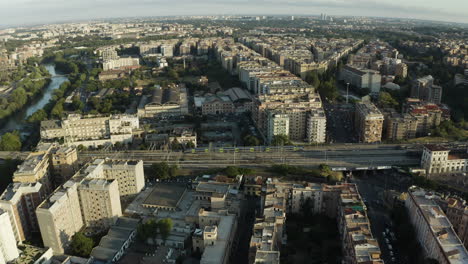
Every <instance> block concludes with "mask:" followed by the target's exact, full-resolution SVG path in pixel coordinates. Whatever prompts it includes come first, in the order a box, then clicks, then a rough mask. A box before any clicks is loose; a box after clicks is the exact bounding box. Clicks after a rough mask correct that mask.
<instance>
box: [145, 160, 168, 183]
mask: <svg viewBox="0 0 468 264" xmlns="http://www.w3.org/2000/svg"><path fill="white" fill-rule="evenodd" d="M170 176H171V175H170V167H169V165H168V164H167V163H166V162H161V163H155V164H152V165H151V167H150V175H149V178H150V179H153V180H154V179H167V178H169V177H170Z"/></svg>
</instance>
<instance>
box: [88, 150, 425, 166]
mask: <svg viewBox="0 0 468 264" xmlns="http://www.w3.org/2000/svg"><path fill="white" fill-rule="evenodd" d="M79 158H80V160H81V161H82V162H86V161H91V160H93V159H96V158H111V159H138V160H140V159H141V160H143V161H144V162H145V164H153V163H158V162H163V161H164V162H167V163H168V164H175V165H178V166H179V167H182V168H218V167H226V166H245V167H265V166H271V165H273V164H288V165H294V166H305V167H315V166H318V165H320V164H328V165H329V166H331V167H332V168H334V169H335V170H366V169H388V168H391V166H418V165H419V163H420V151H419V150H418V149H404V148H403V149H395V147H394V146H385V147H382V146H380V145H371V146H369V145H367V146H366V147H365V148H348V147H347V146H333V147H330V146H328V147H326V146H320V147H317V148H312V149H308V148H300V147H288V148H269V147H264V148H263V147H253V148H250V147H249V148H243V149H238V150H236V148H216V149H208V150H207V149H195V150H189V151H186V152H170V151H169V152H168V151H140V150H130V151H85V152H81V153H79Z"/></svg>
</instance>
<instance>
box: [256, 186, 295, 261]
mask: <svg viewBox="0 0 468 264" xmlns="http://www.w3.org/2000/svg"><path fill="white" fill-rule="evenodd" d="M290 187H291V186H290V185H282V184H279V183H278V184H277V183H273V182H272V181H267V184H266V186H265V194H264V197H262V198H263V199H262V200H263V201H264V202H263V206H262V208H263V209H262V217H261V218H258V219H256V221H255V223H254V228H253V232H252V237H251V239H250V249H249V263H268V264H279V263H280V262H279V258H280V250H281V245H282V244H283V241H284V238H285V223H286V212H287V210H288V209H287V207H288V204H287V199H288V197H289V192H290Z"/></svg>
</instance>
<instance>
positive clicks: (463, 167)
mask: <svg viewBox="0 0 468 264" xmlns="http://www.w3.org/2000/svg"><path fill="white" fill-rule="evenodd" d="M421 167H422V168H423V169H424V170H426V175H435V174H450V173H452V174H457V173H466V172H468V153H467V151H466V150H462V151H458V152H457V151H450V149H448V148H445V147H443V146H438V145H425V146H424V149H423V154H422V157H421Z"/></svg>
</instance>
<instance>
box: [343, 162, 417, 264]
mask: <svg viewBox="0 0 468 264" xmlns="http://www.w3.org/2000/svg"><path fill="white" fill-rule="evenodd" d="M402 177H403V178H402ZM406 179H407V178H406V177H405V176H403V175H401V174H399V173H397V172H395V171H385V172H371V171H367V172H365V173H362V175H361V176H359V177H353V178H352V182H353V183H356V184H357V186H358V189H359V192H360V194H361V197H362V198H363V200H364V201H365V203H366V206H367V215H368V217H369V221H370V223H371V230H372V234H373V236H374V238H376V239H377V241H378V242H379V246H380V250H381V251H382V259H383V260H384V262H385V263H399V264H400V263H401V264H405V263H408V261H407V258H406V257H405V256H402V255H401V254H400V252H398V246H397V243H398V241H397V240H396V239H395V235H394V231H393V229H392V226H393V223H392V220H391V218H390V213H389V211H388V210H387V208H385V206H384V201H383V194H384V191H385V190H396V191H398V192H404V191H406V190H407V189H408V187H409V184H410V181H409V180H408V181H407V180H406Z"/></svg>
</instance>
